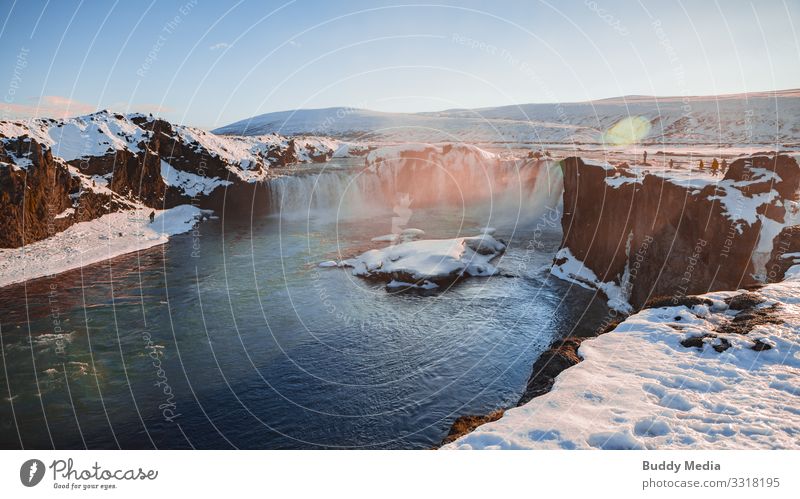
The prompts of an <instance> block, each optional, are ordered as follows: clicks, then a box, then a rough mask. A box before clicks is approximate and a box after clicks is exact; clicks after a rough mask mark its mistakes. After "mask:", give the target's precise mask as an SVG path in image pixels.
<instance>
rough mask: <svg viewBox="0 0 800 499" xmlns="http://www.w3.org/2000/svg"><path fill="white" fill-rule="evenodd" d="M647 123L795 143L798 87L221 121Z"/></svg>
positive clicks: (392, 134)
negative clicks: (627, 120) (632, 120)
mask: <svg viewBox="0 0 800 499" xmlns="http://www.w3.org/2000/svg"><path fill="white" fill-rule="evenodd" d="M630 116H637V117H641V118H642V120H641V121H646V122H647V123H649V132H648V133H647V135H646V136H645V137H644V139H643V141H644V142H665V143H669V144H736V145H747V144H765V145H769V144H796V143H798V142H800V119H798V118H800V90H798V89H791V90H783V91H776V92H756V93H750V94H731V95H720V96H702V97H700V96H690V97H675V96H672V97H653V96H642V95H633V96H624V97H613V98H609V99H600V100H595V101H587V102H574V103H564V104H552V103H550V104H520V105H511V106H500V107H489V108H479V109H449V110H444V111H439V112H427V113H384V112H378V111H370V110H366V109H352V108H344V107H334V108H326V109H301V110H293V111H281V112H276V113H267V114H262V115H259V116H254V117H252V118H247V119H244V120H241V121H237V122H236V123H232V124H230V125H227V126H224V127H221V128H218V129H216V130H214V131H213V132H214V133H216V134H224V135H263V134H268V133H273V132H274V133H279V134H282V135H328V136H332V137H338V138H347V139H361V140H386V141H428V142H443V141H464V142H475V143H528V144H529V143H603V142H604V138H605V137H606V133H607V132H608V130H609V128H611V127H612V126H613V125H614V124H616V123H618V122H619V121H620V120H622V119H624V118H627V117H630Z"/></svg>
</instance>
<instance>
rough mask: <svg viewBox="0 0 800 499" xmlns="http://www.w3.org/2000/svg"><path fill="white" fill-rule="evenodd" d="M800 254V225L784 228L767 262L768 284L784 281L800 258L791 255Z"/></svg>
mask: <svg viewBox="0 0 800 499" xmlns="http://www.w3.org/2000/svg"><path fill="white" fill-rule="evenodd" d="M794 253H800V225H793V226H791V227H786V228H784V229H783V230H782V231H781V233H780V234H778V236H777V237H776V238H775V241H774V242H773V245H772V254H771V255H770V258H769V261H768V262H767V268H766V272H767V282H778V281H781V280H783V277H784V275H785V274H786V271H787V270H788V269H789V267H791V266H792V265H794V263H795V262H796V261H798V260H800V258H793V257H791V256H789V255H792V254H794Z"/></svg>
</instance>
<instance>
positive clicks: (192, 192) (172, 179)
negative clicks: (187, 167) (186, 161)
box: [161, 159, 233, 197]
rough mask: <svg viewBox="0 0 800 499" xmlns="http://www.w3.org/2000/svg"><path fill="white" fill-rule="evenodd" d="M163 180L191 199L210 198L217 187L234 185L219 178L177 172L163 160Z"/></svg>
mask: <svg viewBox="0 0 800 499" xmlns="http://www.w3.org/2000/svg"><path fill="white" fill-rule="evenodd" d="M161 178H162V179H163V180H164V183H165V184H167V185H169V186H171V187H175V188H177V189H178V190H180V191H181V192H182V193H183V194H184V195H186V196H189V197H196V196H198V195H199V194H202V195H204V196H208V195H209V194H211V193H212V192H213V191H214V189H216V188H217V187H220V186H228V185H231V184H232V183H233V182H230V181H228V180H222V179H221V178H218V177H211V178H209V177H202V176H200V175H197V174H194V173H190V172H184V171H181V170H176V169H175V168H173V167H171V166H170V165H169V163H167V162H166V161H164V160H163V159H162V160H161Z"/></svg>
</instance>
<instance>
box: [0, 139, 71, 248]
mask: <svg viewBox="0 0 800 499" xmlns="http://www.w3.org/2000/svg"><path fill="white" fill-rule="evenodd" d="M12 155H13V156H14V157H16V158H27V159H28V160H30V162H31V163H30V165H29V166H28V167H27V168H16V167H14V166H11V165H13V164H16V162H15V161H14V158H12ZM0 161H3V162H5V163H8V164H7V165H0V227H2V228H3V229H2V230H1V231H0V247H2V248H15V247H17V246H21V245H22V244H24V243H30V242H33V241H38V240H39V239H43V238H45V237H48V236H49V235H52V234H55V233H56V232H58V231H59V230H63V228H65V227H66V226H67V225H69V223H68V222H67V220H64V219H56V218H55V217H56V216H57V215H59V214H60V213H62V212H63V211H64V210H66V209H67V208H70V207H71V206H72V202H71V200H70V197H69V194H70V192H71V191H73V190H75V189H77V186H76V185H75V183H74V182H73V179H72V176H71V175H70V174H69V172H68V171H67V169H66V168H65V167H64V165H63V164H62V163H57V162H56V161H55V160H54V159H53V155H52V153H51V152H50V149H48V148H44V147H42V146H40V145H39V144H38V143H37V142H36V141H35V140H32V139H28V138H18V139H14V140H8V141H6V142H5V144H3V143H2V142H0Z"/></svg>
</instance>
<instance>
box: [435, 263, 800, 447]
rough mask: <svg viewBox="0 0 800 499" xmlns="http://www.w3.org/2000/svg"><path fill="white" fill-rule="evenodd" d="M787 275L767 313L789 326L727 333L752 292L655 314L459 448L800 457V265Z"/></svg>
mask: <svg viewBox="0 0 800 499" xmlns="http://www.w3.org/2000/svg"><path fill="white" fill-rule="evenodd" d="M787 276H788V277H787V280H786V281H784V282H781V283H777V284H770V285H768V286H766V287H764V288H762V289H761V290H759V292H758V293H759V294H760V295H761V296H762V297H763V298H765V299H766V302H765V303H762V304H761V305H758V308H760V309H764V308H766V307H770V306H772V305H777V311H775V312H774V313H775V314H776V315H775V317H777V320H778V322H780V323H773V324H769V323H767V324H761V325H756V326H754V327H753V328H752V329H751V330H750V331H749V332H748V333H747V334H724V333H722V332H720V331H722V329H720V328H721V327H722V326H724V325H725V324H730V323H731V321H732V319H733V317H735V316H736V314H737V313H738V314H742V313H746V312H737V311H735V310H731V309H730V308H729V307H728V305H727V304H726V303H725V301H724V299H725V298H730V297H732V296H735V295H740V294H742V293H741V292H717V293H709V294H706V295H703V298H707V299H708V300H710V301H711V303H712V305H710V306H708V305H695V306H694V307H691V308H690V307H687V306H674V307H661V308H653V309H646V310H643V311H641V312H639V313H637V314H636V315H633V316H631V317H629V318H628V319H627V320H626V321H625V322H623V323H622V324H620V325H619V326H618V327H617V328H616V329H615V330H614V331H612V332H609V333H606V334H603V335H601V336H599V337H597V338H594V339H591V340H587V341H584V342H583V344H582V345H581V347H580V349H579V354H580V355H581V357H582V358H583V359H584V360H583V362H581V363H579V364H578V365H576V366H574V367H571V368H569V369H567V370H566V371H564V372H563V373H561V375H559V377H558V378H557V379H556V383H555V385H554V386H553V389H552V391H550V392H549V393H547V394H545V395H543V396H541V397H538V398H535V399H533V400H531V401H530V402H528V403H527V404H525V405H523V406H521V407H517V408H515V409H511V410H509V411H506V413H505V415H504V416H503V417H502V418H501V419H500V420H498V421H496V422H494V423H489V424H486V425H484V426H481V427H479V428H478V429H477V430H476V431H475V432H473V433H471V434H469V435H466V436H464V437H462V438H461V439H459V440H457V441H456V442H454V443H452V444H450V445H449V446H447V447H449V448H457V449H490V448H491V449H519V448H524V449H532V448H536V449H538V448H548V449H576V448H579V449H589V448H596V449H658V448H669V449H703V448H709V449H728V448H730V449H751V448H755V449H763V448H795V449H796V448H799V447H800V440H798V435H800V411H798V409H797V397H798V393H800V380H798V376H797V373H798V369H800V355H799V354H798V352H800V266H795V267H792V269H790V270H789V272H787ZM713 331H717V333H716V338H714V337H706V338H702V339H698V341H700V342H701V343H700V345H699V346H700V348H695V347H685V346H683V345H681V341H682V340H686V339H687V338H691V337H696V338H699V337H702V336H703V335H707V334H708V333H711V332H713ZM725 342H727V343H728V345H727V348H724V347H725V345H724V343H725ZM759 343H760V344H761V348H754V347H757V346H758V344H759ZM763 345H767V347H766V348H767V349H764V347H763ZM715 346H716V347H717V348H714V347H715ZM717 349H719V350H723V351H721V352H720V351H717Z"/></svg>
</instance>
